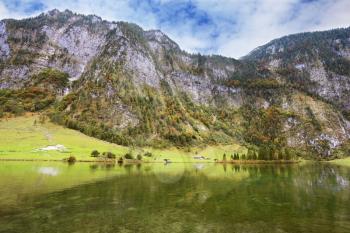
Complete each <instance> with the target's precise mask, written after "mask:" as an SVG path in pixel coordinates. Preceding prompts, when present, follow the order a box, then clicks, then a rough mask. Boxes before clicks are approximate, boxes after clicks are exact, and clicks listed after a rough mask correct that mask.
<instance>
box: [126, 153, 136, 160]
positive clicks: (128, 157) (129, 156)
mask: <svg viewBox="0 0 350 233" xmlns="http://www.w3.org/2000/svg"><path fill="white" fill-rule="evenodd" d="M124 158H125V159H134V157H133V156H132V154H131V153H126V154H125V155H124Z"/></svg>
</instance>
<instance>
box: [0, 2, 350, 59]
mask: <svg viewBox="0 0 350 233" xmlns="http://www.w3.org/2000/svg"><path fill="white" fill-rule="evenodd" d="M52 9H59V10H65V9H69V10H71V11H73V12H76V13H81V14H95V15H98V16H100V17H102V18H103V19H105V20H110V21H128V22H133V23H136V24H138V25H140V26H141V27H143V28H144V29H146V30H149V29H160V30H162V31H163V32H164V33H166V34H167V35H168V36H169V37H170V38H171V39H173V40H174V41H175V42H177V43H178V44H179V45H180V47H181V48H182V49H184V50H186V51H188V52H191V53H202V54H220V55H223V56H228V57H233V58H240V57H242V56H244V55H247V54H248V53H249V52H250V51H251V50H253V49H254V48H256V47H258V46H261V45H263V44H266V43H267V42H269V41H271V40H272V39H275V38H278V37H281V36H284V35H288V34H293V33H298V32H305V31H316V30H328V29H333V28H340V27H349V26H350V0H0V18H1V19H3V18H17V19H19V18H25V17H30V16H36V15H38V14H40V13H41V12H46V11H49V10H52Z"/></svg>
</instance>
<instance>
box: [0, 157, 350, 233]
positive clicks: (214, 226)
mask: <svg viewBox="0 0 350 233" xmlns="http://www.w3.org/2000/svg"><path fill="white" fill-rule="evenodd" d="M349 183H350V169H349V168H342V167H337V166H331V165H322V164H307V165H284V166H277V165H269V166H262V165H255V166H247V165H244V166H237V165H227V166H223V165H221V164H216V165H215V164H170V165H163V164H154V165H149V164H144V165H138V166H136V165H134V166H118V165H116V166H112V165H94V164H84V163H81V164H75V165H71V166H69V165H67V164H64V163H58V162H56V163H34V162H2V163H0V184H1V186H0V232H4V233H5V232H6V233H11V232H26V233H32V232H33V233H34V232H35V233H39V232H50V233H51V232H84V233H85V232H145V233H147V232H201V233H202V232H242V233H245V232H247V233H248V232H266V233H274V232H276V233H283V232H293V233H294V232H305V233H306V232H307V233H312V232H317V233H323V232H325V233H326V232H327V233H329V232H334V233H338V232H339V233H340V232H342V233H349V232H350V184H349Z"/></svg>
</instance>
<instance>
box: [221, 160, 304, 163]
mask: <svg viewBox="0 0 350 233" xmlns="http://www.w3.org/2000/svg"><path fill="white" fill-rule="evenodd" d="M300 162H301V160H230V161H217V162H216V163H220V164H294V163H300Z"/></svg>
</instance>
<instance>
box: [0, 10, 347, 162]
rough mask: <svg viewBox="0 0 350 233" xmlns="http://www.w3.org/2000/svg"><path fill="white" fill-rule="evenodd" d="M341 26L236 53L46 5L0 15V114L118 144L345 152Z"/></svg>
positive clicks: (343, 38) (344, 42) (328, 153)
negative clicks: (31, 116)
mask: <svg viewBox="0 0 350 233" xmlns="http://www.w3.org/2000/svg"><path fill="white" fill-rule="evenodd" d="M349 38H350V30H349V29H337V30H333V31H328V32H316V33H306V34H298V35H293V36H288V37H285V38H281V39H277V40H275V41H272V42H270V43H269V44H267V45H265V46H262V47H260V48H258V49H256V50H255V51H253V52H252V53H250V54H249V55H248V56H247V57H245V58H243V59H241V60H235V59H232V58H226V57H222V56H203V55H200V54H189V53H186V52H185V51H182V50H181V49H180V48H179V46H178V45H177V44H176V43H175V42H174V41H172V40H171V39H170V38H169V37H167V36H166V35H165V34H163V33H162V32H161V31H158V30H150V31H144V30H143V29H142V28H140V27H138V26H137V25H135V24H130V23H125V22H107V21H104V20H102V19H101V18H99V17H97V16H92V15H90V16H84V15H78V14H74V13H72V12H70V11H68V10H66V11H64V12H60V11H57V10H53V11H50V12H48V13H44V14H41V15H39V16H37V17H34V18H30V19H23V20H12V19H5V20H2V21H0V104H1V107H0V114H1V115H5V114H8V113H12V114H20V113H21V112H23V111H45V112H46V113H47V114H48V115H49V116H50V117H51V119H52V120H53V121H55V122H57V123H59V124H63V125H66V126H68V127H70V128H73V129H77V130H80V131H82V132H84V133H85V134H88V135H91V136H94V137H98V138H101V139H103V140H107V141H111V142H115V143H118V144H123V145H139V146H144V145H151V146H169V145H177V146H193V145H202V144H208V143H209V144H217V143H241V144H244V145H246V146H248V147H252V148H262V147H263V148H268V149H269V150H270V151H271V153H272V154H274V153H277V152H278V151H284V150H285V148H288V149H291V150H294V151H296V152H298V153H299V154H300V155H309V154H315V155H316V156H322V157H329V156H341V155H342V154H345V153H347V152H348V146H349V137H350V123H349V121H348V119H349V109H350V106H349V90H350V86H349V85H350V82H349V80H350V77H349V76H350V73H349V69H348V64H349V51H350V47H349V43H350V42H349Z"/></svg>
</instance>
